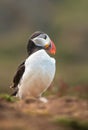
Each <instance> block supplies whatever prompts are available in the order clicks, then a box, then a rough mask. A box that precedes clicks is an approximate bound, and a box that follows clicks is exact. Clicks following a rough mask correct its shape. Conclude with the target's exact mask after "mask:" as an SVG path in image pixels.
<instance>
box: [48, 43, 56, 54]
mask: <svg viewBox="0 0 88 130" xmlns="http://www.w3.org/2000/svg"><path fill="white" fill-rule="evenodd" d="M49 52H50V53H51V54H55V53H56V47H55V44H54V42H53V41H51V48H50V49H49Z"/></svg>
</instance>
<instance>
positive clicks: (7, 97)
mask: <svg viewBox="0 0 88 130" xmlns="http://www.w3.org/2000/svg"><path fill="white" fill-rule="evenodd" d="M0 99H2V100H5V101H7V102H15V101H17V99H16V98H15V97H12V96H10V95H8V94H0Z"/></svg>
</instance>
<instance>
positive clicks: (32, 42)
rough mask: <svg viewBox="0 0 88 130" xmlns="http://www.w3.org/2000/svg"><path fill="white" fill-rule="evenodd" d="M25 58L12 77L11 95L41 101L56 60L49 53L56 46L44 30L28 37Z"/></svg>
mask: <svg viewBox="0 0 88 130" xmlns="http://www.w3.org/2000/svg"><path fill="white" fill-rule="evenodd" d="M27 53H28V56H27V58H26V59H25V60H24V61H23V62H22V63H21V64H20V65H19V66H18V68H17V71H16V73H15V75H14V77H13V84H12V85H11V86H10V87H11V88H13V89H14V93H13V94H12V96H16V97H18V98H19V99H26V98H27V97H34V98H36V99H40V100H41V101H43V102H47V99H46V98H44V97H42V94H43V93H44V92H45V91H46V90H47V89H48V87H49V86H50V84H51V83H52V81H53V79H54V77H55V72H56V60H55V58H53V57H51V56H50V55H49V54H55V53H56V46H55V44H54V42H53V41H52V40H51V38H50V37H49V36H48V35H47V34H46V33H44V32H41V31H36V32H34V33H33V34H32V35H31V36H30V38H29V39H28V44H27Z"/></svg>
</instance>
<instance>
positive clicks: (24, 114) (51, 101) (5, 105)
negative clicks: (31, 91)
mask: <svg viewBox="0 0 88 130" xmlns="http://www.w3.org/2000/svg"><path fill="white" fill-rule="evenodd" d="M63 117H64V118H69V119H71V118H73V119H77V120H81V121H88V101H87V100H84V99H79V98H77V97H71V96H63V97H56V96H50V97H48V102H47V103H43V102H40V101H38V100H35V99H33V98H30V99H26V100H18V101H15V102H8V101H7V100H5V99H3V98H1V99H0V130H49V129H50V130H58V129H60V130H70V128H69V129H68V128H67V127H64V126H62V125H58V124H57V123H55V121H56V119H58V118H63Z"/></svg>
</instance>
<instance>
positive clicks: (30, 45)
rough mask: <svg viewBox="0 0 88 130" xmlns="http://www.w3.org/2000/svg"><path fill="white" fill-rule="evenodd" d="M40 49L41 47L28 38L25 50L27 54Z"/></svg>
mask: <svg viewBox="0 0 88 130" xmlns="http://www.w3.org/2000/svg"><path fill="white" fill-rule="evenodd" d="M41 49H43V48H42V47H40V46H36V45H35V44H34V43H33V42H32V41H31V40H29V42H28V45H27V52H28V55H29V56H30V55H31V54H33V53H35V52H36V51H38V50H41Z"/></svg>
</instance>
